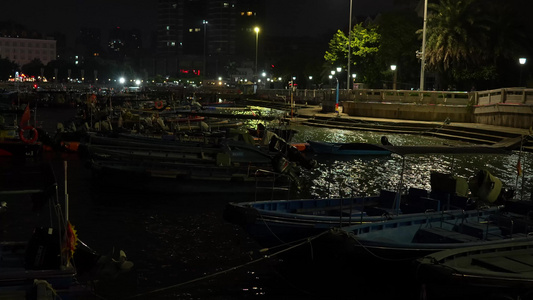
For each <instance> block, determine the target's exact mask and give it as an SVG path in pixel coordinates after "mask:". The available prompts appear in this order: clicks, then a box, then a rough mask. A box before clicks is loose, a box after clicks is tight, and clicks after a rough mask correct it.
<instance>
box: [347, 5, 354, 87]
mask: <svg viewBox="0 0 533 300" xmlns="http://www.w3.org/2000/svg"><path fill="white" fill-rule="evenodd" d="M352 7H353V6H352V0H350V18H349V19H348V70H347V72H346V74H347V76H348V78H347V79H346V89H347V90H349V89H350V58H351V52H352Z"/></svg>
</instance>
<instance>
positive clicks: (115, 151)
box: [82, 135, 307, 193]
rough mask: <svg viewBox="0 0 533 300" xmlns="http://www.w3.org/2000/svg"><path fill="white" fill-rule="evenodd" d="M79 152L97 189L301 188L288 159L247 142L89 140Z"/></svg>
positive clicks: (100, 137) (209, 189) (246, 190)
mask: <svg viewBox="0 0 533 300" xmlns="http://www.w3.org/2000/svg"><path fill="white" fill-rule="evenodd" d="M82 149H83V150H82V155H83V157H84V158H85V159H86V161H87V166H88V167H90V168H91V170H92V172H93V174H94V178H95V180H97V181H99V182H100V185H107V186H109V185H111V186H122V185H125V186H127V187H129V188H141V189H148V190H150V191H153V192H187V193H189V192H197V193H201V192H217V191H223V192H232V193H242V192H245V193H254V192H256V189H257V187H263V186H269V187H271V186H273V185H275V186H276V187H283V188H288V187H287V186H288V185H292V187H293V188H294V189H295V190H297V187H298V186H299V184H300V183H299V181H300V179H299V177H298V175H297V174H298V172H299V170H298V166H297V165H294V164H292V163H290V162H289V160H288V159H290V158H291V156H290V155H285V154H283V153H281V152H280V151H277V152H269V151H268V150H265V149H263V148H261V147H258V146H256V145H255V144H254V143H253V140H251V139H250V140H249V141H246V140H241V139H239V138H237V139H229V138H218V139H217V140H216V141H213V140H206V141H204V142H198V141H179V140H170V139H157V138H148V137H144V138H138V137H137V138H133V136H131V135H130V136H123V135H120V136H118V137H102V136H93V137H91V138H90V139H89V141H88V142H87V143H84V144H83V146H82ZM296 152H297V153H298V154H300V153H299V152H298V151H296ZM298 157H299V156H298ZM299 158H301V157H299ZM301 161H303V162H307V160H305V161H304V160H301ZM298 163H300V162H298ZM133 182H135V183H136V184H135V185H132V183H133ZM206 183H209V184H207V185H206ZM199 184H201V185H202V186H203V187H202V188H199ZM264 192H265V193H268V191H266V190H265V191H264Z"/></svg>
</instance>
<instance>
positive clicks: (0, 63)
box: [0, 58, 19, 80]
mask: <svg viewBox="0 0 533 300" xmlns="http://www.w3.org/2000/svg"><path fill="white" fill-rule="evenodd" d="M18 69H19V66H18V65H17V64H16V63H14V62H12V61H10V60H9V59H7V58H0V80H8V79H9V77H10V76H14V75H15V71H17V70H18Z"/></svg>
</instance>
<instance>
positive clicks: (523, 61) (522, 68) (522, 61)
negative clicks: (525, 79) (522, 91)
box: [518, 57, 527, 86]
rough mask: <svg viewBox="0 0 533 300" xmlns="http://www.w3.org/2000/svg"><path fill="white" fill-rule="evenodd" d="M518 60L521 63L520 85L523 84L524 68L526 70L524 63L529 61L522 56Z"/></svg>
mask: <svg viewBox="0 0 533 300" xmlns="http://www.w3.org/2000/svg"><path fill="white" fill-rule="evenodd" d="M518 62H519V63H520V84H519V85H520V86H522V70H524V65H525V64H526V62H527V59H526V58H525V57H520V58H519V59H518Z"/></svg>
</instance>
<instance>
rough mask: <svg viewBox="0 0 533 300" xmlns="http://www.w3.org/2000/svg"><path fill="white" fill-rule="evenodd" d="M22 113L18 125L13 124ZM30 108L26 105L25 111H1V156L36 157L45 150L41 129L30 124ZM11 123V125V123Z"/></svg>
mask: <svg viewBox="0 0 533 300" xmlns="http://www.w3.org/2000/svg"><path fill="white" fill-rule="evenodd" d="M20 115H22V117H21V120H20V122H19V124H18V126H13V125H12V124H14V123H15V122H16V121H17V120H18V117H19V116H20ZM30 118H31V115H30V108H29V106H26V109H25V110H24V112H22V111H19V110H4V111H0V119H1V120H2V122H1V123H0V157H15V158H36V157H39V156H40V155H41V153H42V151H43V143H42V142H41V140H40V137H39V135H40V133H42V131H40V130H39V129H38V128H35V127H33V126H31V125H29V123H28V122H29V121H30ZM9 124H10V125H9Z"/></svg>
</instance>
